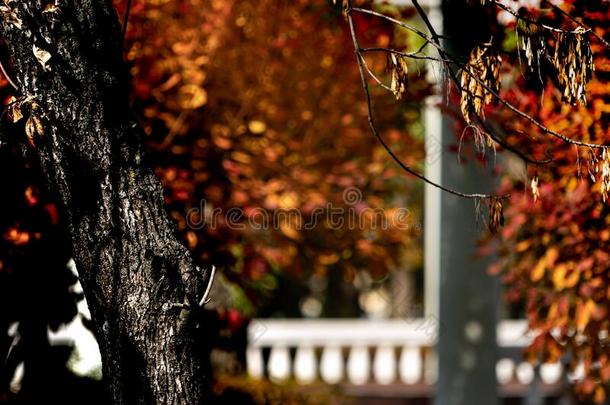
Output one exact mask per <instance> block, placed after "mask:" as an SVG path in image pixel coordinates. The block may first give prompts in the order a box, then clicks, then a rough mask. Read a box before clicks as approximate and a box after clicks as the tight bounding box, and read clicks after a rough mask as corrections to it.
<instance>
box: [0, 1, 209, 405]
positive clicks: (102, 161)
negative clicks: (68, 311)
mask: <svg viewBox="0 0 610 405" xmlns="http://www.w3.org/2000/svg"><path fill="white" fill-rule="evenodd" d="M52 3H55V4H57V8H53V7H51V6H49V4H52ZM0 5H1V6H2V7H0V14H1V15H2V23H1V26H0V33H1V35H2V36H3V38H4V40H5V42H6V44H7V46H8V50H9V54H10V56H11V58H12V62H13V66H14V67H13V72H14V73H13V74H14V76H15V77H14V79H16V82H17V85H18V87H19V91H20V93H21V95H22V96H23V97H24V98H26V97H27V99H26V100H25V101H23V109H24V113H25V118H24V121H26V122H27V124H26V130H27V131H26V132H29V134H30V136H31V138H32V139H31V141H32V143H33V144H34V145H35V146H33V147H32V153H34V154H36V155H37V156H38V158H39V161H40V165H41V167H42V170H43V172H44V175H45V177H46V180H47V182H48V187H49V189H50V190H51V191H53V192H54V193H56V194H57V196H58V198H59V201H60V202H61V206H62V209H63V212H64V214H65V217H66V219H67V223H68V226H69V230H70V233H71V237H72V248H73V256H74V260H75V262H76V265H77V268H78V270H79V273H80V277H81V282H82V285H83V288H84V291H85V295H86V298H87V301H88V303H89V306H90V309H91V313H92V316H93V322H94V324H95V332H96V336H97V339H98V341H99V344H100V349H101V352H102V358H103V363H104V366H103V371H104V376H105V379H106V382H107V386H108V387H109V390H110V392H111V394H112V397H113V399H114V403H115V404H189V405H191V404H199V403H202V402H203V396H204V392H205V389H204V387H205V384H204V379H205V376H206V375H207V366H206V364H207V361H206V360H204V356H202V352H201V351H200V349H199V348H198V345H199V343H198V342H197V339H195V336H196V334H195V332H196V329H197V328H199V325H198V322H197V320H196V319H195V318H196V317H195V314H196V311H195V310H188V309H185V308H184V307H180V306H179V305H174V304H188V305H190V308H196V306H197V301H198V299H199V298H200V295H201V294H202V291H203V290H204V285H205V281H207V280H205V279H206V278H207V274H206V275H203V274H201V273H200V271H199V269H198V268H197V267H195V266H194V265H193V261H192V259H191V257H190V255H189V252H188V251H187V250H186V249H185V248H184V247H183V246H182V245H181V244H180V243H179V242H178V240H177V239H176V236H175V232H174V226H173V225H172V223H171V222H170V221H169V220H168V218H167V214H166V211H165V208H164V203H163V197H162V189H161V185H160V184H159V182H158V180H157V179H156V178H155V176H154V174H153V173H152V171H151V170H150V169H148V168H146V167H145V165H144V164H143V163H142V159H143V156H142V150H141V135H142V132H141V130H140V128H139V127H138V124H137V122H136V120H135V118H134V116H133V115H132V112H131V110H130V108H129V103H128V88H129V85H128V76H127V74H126V69H125V65H124V63H123V57H122V41H121V36H120V27H119V22H118V19H117V15H116V13H115V10H114V8H113V6H112V2H111V0H55V2H52V1H46V0H8V1H4V2H2V3H0ZM49 56H50V59H49V60H48V61H46V62H45V59H47V58H48V57H49ZM28 121H29V122H28ZM24 138H25V136H24Z"/></svg>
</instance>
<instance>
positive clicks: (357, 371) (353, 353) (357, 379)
mask: <svg viewBox="0 0 610 405" xmlns="http://www.w3.org/2000/svg"><path fill="white" fill-rule="evenodd" d="M370 374H371V361H370V358H369V350H368V348H367V347H366V346H362V345H358V346H354V347H352V349H351V350H350V353H349V357H348V359H347V378H348V379H349V381H350V382H351V383H352V384H355V385H362V384H366V383H367V382H368V381H369V378H370Z"/></svg>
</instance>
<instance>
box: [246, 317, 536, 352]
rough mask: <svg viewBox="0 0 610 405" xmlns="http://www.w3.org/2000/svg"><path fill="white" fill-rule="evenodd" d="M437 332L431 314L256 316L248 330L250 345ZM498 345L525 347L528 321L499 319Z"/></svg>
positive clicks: (424, 343)
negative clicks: (381, 317)
mask: <svg viewBox="0 0 610 405" xmlns="http://www.w3.org/2000/svg"><path fill="white" fill-rule="evenodd" d="M437 334H438V321H437V320H436V318H434V317H428V318H411V319H391V320H369V319H255V320H253V321H252V323H251V324H250V327H249V330H248V340H249V344H250V346H251V347H270V346H289V347H301V346H315V347H320V346H329V345H337V346H357V345H363V346H380V345H393V346H403V345H406V346H414V347H428V346H433V345H434V343H435V340H436V336H437ZM496 336H497V341H498V346H499V347H524V346H527V345H528V344H529V342H531V339H532V336H531V334H530V333H528V329H527V322H526V321H522V320H507V321H501V322H500V323H499V324H498V326H497V329H496Z"/></svg>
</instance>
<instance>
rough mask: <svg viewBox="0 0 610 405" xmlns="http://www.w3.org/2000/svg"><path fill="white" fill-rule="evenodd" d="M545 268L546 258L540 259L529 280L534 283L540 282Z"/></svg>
mask: <svg viewBox="0 0 610 405" xmlns="http://www.w3.org/2000/svg"><path fill="white" fill-rule="evenodd" d="M545 268H546V257H542V258H540V260H538V263H537V264H536V267H534V270H532V273H531V274H530V280H532V281H533V282H534V283H535V282H537V281H540V280H541V279H542V277H543V276H544V270H545Z"/></svg>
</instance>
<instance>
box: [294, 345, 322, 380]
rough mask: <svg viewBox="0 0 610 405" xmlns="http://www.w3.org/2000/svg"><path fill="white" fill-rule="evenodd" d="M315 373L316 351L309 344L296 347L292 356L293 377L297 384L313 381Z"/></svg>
mask: <svg viewBox="0 0 610 405" xmlns="http://www.w3.org/2000/svg"><path fill="white" fill-rule="evenodd" d="M316 373H317V364H316V352H315V350H314V348H313V347H311V346H302V347H299V348H298V349H297V353H296V355H295V358H294V377H295V379H296V380H297V382H298V383H299V384H309V383H312V382H314V381H315V379H316Z"/></svg>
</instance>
